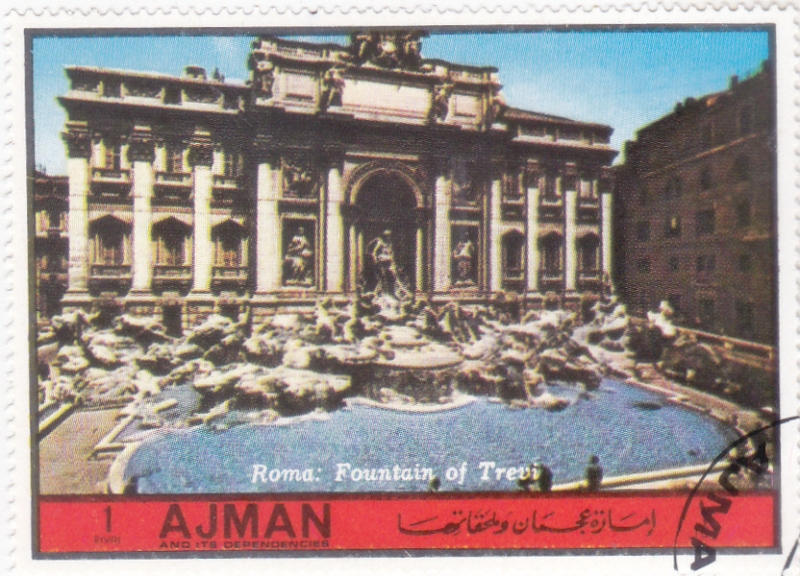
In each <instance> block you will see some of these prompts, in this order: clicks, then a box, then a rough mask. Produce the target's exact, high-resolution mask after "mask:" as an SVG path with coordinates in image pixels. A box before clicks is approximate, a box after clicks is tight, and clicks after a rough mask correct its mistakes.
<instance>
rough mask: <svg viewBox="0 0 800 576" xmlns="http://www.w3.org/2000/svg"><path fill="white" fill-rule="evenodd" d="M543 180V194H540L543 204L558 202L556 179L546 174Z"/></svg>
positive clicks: (553, 175)
mask: <svg viewBox="0 0 800 576" xmlns="http://www.w3.org/2000/svg"><path fill="white" fill-rule="evenodd" d="M543 180H544V193H543V194H542V199H543V200H544V201H545V202H557V201H558V200H559V196H558V178H557V177H556V175H555V174H547V175H545V176H544V178H543Z"/></svg>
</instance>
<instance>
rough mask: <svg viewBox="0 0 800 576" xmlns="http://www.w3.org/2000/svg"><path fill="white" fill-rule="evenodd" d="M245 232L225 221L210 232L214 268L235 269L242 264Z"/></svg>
mask: <svg viewBox="0 0 800 576" xmlns="http://www.w3.org/2000/svg"><path fill="white" fill-rule="evenodd" d="M244 236H245V231H244V228H242V227H241V226H240V225H239V224H237V223H236V222H233V221H232V220H227V221H225V222H223V223H222V224H219V225H218V226H215V227H214V228H213V229H212V230H211V240H212V242H213V243H214V266H217V267H221V268H237V267H239V266H241V265H242V262H244V252H245V243H244Z"/></svg>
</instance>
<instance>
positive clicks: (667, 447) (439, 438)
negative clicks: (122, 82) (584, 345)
mask: <svg viewBox="0 0 800 576" xmlns="http://www.w3.org/2000/svg"><path fill="white" fill-rule="evenodd" d="M549 388H550V392H552V393H554V394H556V395H559V396H564V397H569V398H571V399H573V400H574V403H573V404H572V405H570V406H569V407H567V408H566V409H564V410H563V411H561V412H547V411H545V410H539V409H529V410H519V409H512V408H509V407H507V406H505V405H503V404H497V403H493V402H489V401H488V400H486V399H479V400H478V401H476V402H474V403H472V404H469V405H467V406H465V407H463V408H459V409H455V410H450V411H446V412H438V413H428V414H417V413H408V412H400V411H392V410H385V409H381V408H372V407H368V406H352V407H348V408H344V409H341V410H338V411H336V412H333V413H330V414H326V415H324V416H323V418H322V419H311V418H300V419H298V420H297V421H295V422H293V423H292V424H289V425H283V426H254V425H243V426H237V427H233V428H229V429H227V430H221V431H215V430H212V429H209V428H207V427H197V428H193V429H189V430H181V431H175V432H170V433H168V434H165V435H163V436H161V437H158V438H154V439H152V440H149V441H147V442H145V443H143V444H142V446H141V447H140V449H139V450H138V451H137V452H136V453H135V454H134V456H133V458H132V459H131V460H130V462H129V463H128V466H127V468H126V472H125V474H126V477H131V476H135V477H137V479H138V490H139V492H140V493H169V494H174V493H198V492H200V493H231V492H399V491H403V492H405V491H423V490H425V489H426V488H427V485H428V481H427V479H422V477H421V475H420V474H419V473H416V474H415V473H414V467H415V466H416V467H417V468H419V469H420V470H421V469H423V468H430V469H432V470H433V473H434V474H435V475H437V476H439V477H440V478H441V479H442V490H443V491H452V490H463V491H497V490H513V489H515V487H516V483H515V481H514V480H513V479H512V480H509V479H508V478H507V477H506V476H505V475H503V476H501V478H499V479H498V477H497V473H496V468H495V469H492V470H491V472H490V473H489V474H486V475H484V474H483V470H484V469H485V467H484V469H482V468H481V467H480V463H481V462H495V463H496V467H504V468H508V467H520V466H524V465H526V464H527V463H529V462H531V461H533V460H534V459H539V460H541V461H542V462H544V463H545V464H547V465H548V466H549V467H550V468H551V470H552V471H553V480H554V483H556V484H561V483H565V482H571V481H575V480H580V479H581V478H583V474H584V469H585V467H586V464H587V461H588V459H589V456H590V455H592V454H597V455H598V456H599V457H600V462H601V464H602V466H603V468H604V470H605V475H606V477H609V476H617V475H620V474H626V473H633V472H643V471H650V470H660V469H664V468H671V467H676V466H688V465H695V464H703V463H707V462H710V461H711V460H712V459H713V458H714V457H715V456H716V455H717V454H718V453H719V452H720V451H722V450H723V449H724V448H725V446H727V445H728V444H730V443H731V442H732V441H733V440H735V439H736V438H737V435H736V433H735V431H734V430H733V429H732V428H730V427H728V426H725V425H723V424H720V423H719V422H717V421H715V420H713V419H711V418H708V417H707V416H704V415H702V414H699V413H697V412H695V411H692V410H688V409H686V408H683V407H680V406H676V405H672V404H668V403H665V402H664V401H663V399H662V397H661V396H659V395H657V394H654V393H651V392H648V391H646V390H642V389H640V388H636V387H632V386H629V385H626V384H622V383H619V382H615V381H612V380H605V381H603V384H602V386H601V388H600V389H599V390H597V391H595V392H593V393H592V394H591V395H590V397H588V398H582V397H580V396H579V395H578V391H577V390H576V389H575V388H574V387H571V386H559V385H551V386H550V387H549ZM639 402H649V403H656V404H659V405H661V406H662V407H661V408H659V409H653V408H654V407H653V406H650V407H649V408H650V409H643V408H642V407H637V406H636V403H639ZM464 462H466V463H467V464H466V468H465V470H466V472H465V474H464V476H463V483H461V478H460V473H459V477H458V478H456V479H455V480H452V481H448V480H447V479H446V473H447V469H448V468H451V467H452V468H455V469H458V470H460V469H461V468H462V466H463V463H464ZM343 463H349V464H351V466H352V468H359V469H373V468H389V469H390V470H392V469H393V467H394V466H395V465H397V466H399V467H400V469H401V470H402V468H409V469H411V475H412V479H411V480H403V479H402V478H401V479H399V480H394V477H393V476H392V477H391V478H389V479H386V477H385V476H384V479H383V480H382V481H378V480H376V481H372V482H367V481H364V480H363V479H360V481H355V480H354V479H353V477H351V476H350V474H349V473H342V474H340V475H339V476H340V477H339V481H337V472H339V471H341V468H340V467H339V466H338V465H339V464H343ZM254 466H263V468H258V469H257V470H263V471H264V479H265V480H266V481H262V478H261V476H256V482H255V483H254V482H253V481H252V480H253V472H254ZM273 469H275V470H284V469H290V470H297V471H298V473H297V475H296V476H294V477H292V478H283V477H281V478H278V476H277V474H278V473H277V472H273V474H272V477H270V475H269V471H271V470H273ZM303 471H305V477H304V478H303V475H302V474H301V473H302V472H303ZM452 473H453V472H452V471H451V474H452ZM357 476H358V474H356V477H357ZM400 476H401V477H402V474H400ZM378 477H379V478H380V476H378ZM418 477H419V478H420V479H415V478H418ZM271 478H272V479H273V480H275V481H271Z"/></svg>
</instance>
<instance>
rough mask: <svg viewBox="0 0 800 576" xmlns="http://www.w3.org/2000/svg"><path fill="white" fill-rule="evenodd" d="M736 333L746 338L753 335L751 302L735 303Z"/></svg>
mask: <svg viewBox="0 0 800 576" xmlns="http://www.w3.org/2000/svg"><path fill="white" fill-rule="evenodd" d="M735 310H736V333H737V335H739V336H741V337H744V338H747V337H752V335H753V304H752V303H751V302H744V301H741V300H740V301H738V302H736V307H735Z"/></svg>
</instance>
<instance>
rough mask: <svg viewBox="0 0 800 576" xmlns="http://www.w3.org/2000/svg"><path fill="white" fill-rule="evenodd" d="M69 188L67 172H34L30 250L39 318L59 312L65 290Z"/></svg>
mask: <svg viewBox="0 0 800 576" xmlns="http://www.w3.org/2000/svg"><path fill="white" fill-rule="evenodd" d="M68 191H69V184H68V182H67V177H66V176H48V175H47V174H44V173H43V172H38V171H37V172H36V173H35V174H34V178H33V195H34V214H35V217H34V232H35V235H34V241H33V253H34V260H35V273H36V288H37V289H36V315H37V317H39V318H41V317H45V316H52V315H53V314H58V313H59V312H60V311H61V298H62V296H63V295H64V293H65V292H66V291H67V254H68V240H67V230H68V228H67V218H68V215H69V200H68Z"/></svg>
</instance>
